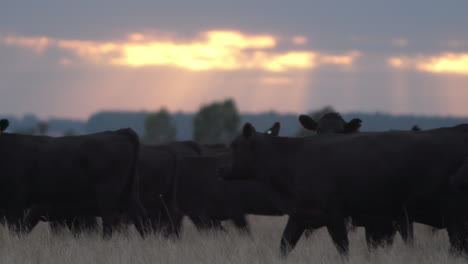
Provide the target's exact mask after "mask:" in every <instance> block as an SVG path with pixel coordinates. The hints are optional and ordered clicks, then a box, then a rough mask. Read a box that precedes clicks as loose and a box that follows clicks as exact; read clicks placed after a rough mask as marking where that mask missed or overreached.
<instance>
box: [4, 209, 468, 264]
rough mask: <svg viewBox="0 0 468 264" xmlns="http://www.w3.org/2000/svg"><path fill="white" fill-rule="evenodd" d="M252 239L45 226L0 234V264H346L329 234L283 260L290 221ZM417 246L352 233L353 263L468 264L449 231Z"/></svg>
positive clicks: (420, 234)
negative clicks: (378, 244)
mask: <svg viewBox="0 0 468 264" xmlns="http://www.w3.org/2000/svg"><path fill="white" fill-rule="evenodd" d="M249 221H250V223H251V226H252V233H253V236H252V237H251V238H249V237H245V236H242V235H239V234H238V233H237V232H236V231H235V230H234V229H233V228H231V227H229V232H228V233H199V232H197V231H196V230H195V228H194V227H193V226H192V225H191V224H190V223H188V222H185V225H184V227H185V228H184V231H183V234H182V239H181V240H178V241H171V240H165V239H163V238H159V237H149V238H146V239H141V238H140V237H139V236H138V234H137V232H136V231H135V230H133V229H132V230H131V231H130V233H129V234H127V235H124V234H118V235H116V236H114V237H113V238H112V239H111V240H109V241H104V240H102V239H101V237H100V235H99V234H89V235H83V236H81V237H78V238H75V237H73V236H72V235H71V234H70V233H68V232H63V233H62V234H58V235H55V234H52V233H50V231H49V228H48V226H47V225H46V224H40V225H39V226H38V227H37V228H36V229H35V230H34V231H33V232H32V233H31V234H30V235H28V236H26V237H23V238H19V237H16V236H14V235H12V234H10V232H9V231H8V230H7V229H6V228H4V227H2V228H1V229H0V245H1V246H0V263H87V264H88V263H109V264H110V263H342V262H343V260H342V259H341V257H340V256H339V255H338V253H337V251H336V250H335V248H334V246H333V244H332V242H331V240H330V238H329V237H328V234H327V232H326V230H325V229H320V230H319V231H317V232H316V233H314V234H313V235H312V236H311V237H310V238H309V239H304V238H302V239H301V240H300V241H299V243H298V246H297V247H296V249H295V250H294V251H293V252H292V253H291V255H290V256H289V257H288V259H287V260H286V261H284V260H282V259H281V258H279V256H278V245H279V240H280V236H281V233H282V231H283V228H284V226H285V223H286V218H285V217H258V216H254V217H250V218H249ZM415 237H416V241H415V244H414V246H413V247H410V246H406V245H405V244H404V243H403V242H402V241H401V239H400V237H397V239H396V243H395V245H394V246H393V247H392V248H387V249H381V250H378V251H376V252H374V253H369V252H368V251H367V247H366V244H365V239H364V232H363V230H362V228H358V229H357V231H356V232H351V233H350V235H349V238H350V245H351V246H350V258H349V261H348V263H418V264H421V263H466V259H462V258H454V257H452V256H450V254H449V253H448V248H449V243H448V237H447V234H446V232H445V231H439V232H437V233H436V234H432V233H431V232H429V229H428V228H427V227H424V226H421V225H418V226H416V233H415Z"/></svg>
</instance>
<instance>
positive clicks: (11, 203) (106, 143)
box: [0, 113, 468, 256]
mask: <svg viewBox="0 0 468 264" xmlns="http://www.w3.org/2000/svg"><path fill="white" fill-rule="evenodd" d="M299 122H300V123H301V124H302V126H303V127H304V128H305V129H308V130H313V131H315V132H316V135H313V136H308V137H301V138H294V137H280V136H279V133H280V124H279V123H275V124H273V126H272V127H271V128H270V129H268V130H267V131H265V132H257V131H256V129H255V127H254V126H253V125H251V124H250V123H247V124H245V125H244V126H243V128H242V131H241V132H240V135H239V136H238V137H237V138H235V139H233V141H232V143H231V144H230V146H229V147H227V146H225V145H223V144H216V145H202V144H198V143H197V142H193V141H178V142H172V143H167V144H161V145H145V144H141V143H140V142H139V138H138V136H137V135H136V133H135V132H134V131H133V130H131V129H120V130H117V131H108V132H101V133H95V134H89V135H82V136H67V137H47V136H30V135H19V134H13V133H4V131H5V130H6V129H7V127H8V124H9V122H8V120H5V119H3V120H1V121H0V157H1V159H0V214H1V217H2V219H3V223H5V224H8V226H9V227H10V228H11V229H12V230H13V231H15V232H18V233H28V232H30V231H31V230H32V229H33V228H34V227H35V226H36V225H37V224H38V222H39V221H47V222H48V223H49V225H50V227H51V229H52V230H53V231H57V230H60V229H69V230H70V231H71V232H72V233H74V234H79V233H81V232H97V230H99V228H98V227H99V224H98V221H97V218H101V220H102V233H103V237H105V238H108V237H110V236H112V233H113V232H115V231H116V230H121V229H124V228H127V227H128V226H129V225H131V224H133V225H134V226H135V227H136V229H137V231H138V232H139V233H140V234H141V235H142V236H143V237H144V236H148V235H150V234H151V235H152V234H154V235H162V236H165V237H174V238H178V237H179V236H180V234H179V233H180V230H181V225H182V219H183V217H184V216H186V217H188V218H189V219H190V220H191V221H192V222H193V223H194V225H195V226H196V227H197V229H199V230H212V229H215V230H220V231H223V230H224V229H225V227H224V223H223V222H224V221H232V222H233V224H234V226H235V227H236V228H237V229H238V230H239V232H241V233H243V234H246V235H250V228H249V224H248V222H247V220H246V215H247V214H256V215H269V216H281V215H288V222H287V225H286V228H285V230H284V232H283V235H282V238H281V241H280V252H281V254H282V255H283V256H286V255H287V254H288V253H289V252H290V251H291V250H292V249H293V248H294V246H295V245H296V243H297V242H298V241H299V239H300V237H301V236H302V235H303V234H304V233H305V234H306V235H309V236H310V235H312V234H313V231H314V230H315V229H318V228H321V227H326V228H327V231H328V233H329V235H330V237H331V239H332V241H333V243H334V244H335V246H336V248H337V250H338V252H340V253H341V254H342V255H347V254H348V247H349V242H348V235H347V233H348V231H349V228H350V227H353V226H360V227H364V229H365V236H366V242H367V244H368V247H369V249H372V248H375V247H379V246H389V245H391V244H392V243H393V240H394V237H395V235H396V233H400V235H401V237H402V238H403V240H404V241H405V242H407V243H408V244H411V243H412V241H413V239H414V238H413V228H412V227H413V223H422V224H426V225H429V226H432V227H434V228H436V229H446V230H447V232H448V236H449V240H450V245H451V248H450V249H451V252H452V253H454V254H460V253H468V214H467V213H466V208H467V205H468V160H467V157H468V124H461V125H458V126H455V127H446V128H438V129H432V130H424V131H421V130H420V129H419V128H418V127H414V128H413V129H412V130H408V131H399V130H392V131H387V132H359V128H360V126H361V120H360V119H353V120H351V121H349V122H346V121H345V120H343V118H342V117H341V116H340V115H339V114H337V113H329V114H325V115H324V116H322V117H321V119H320V120H319V121H318V122H316V121H314V120H313V119H312V118H311V117H309V116H306V115H301V116H300V117H299ZM415 239H417V238H415Z"/></svg>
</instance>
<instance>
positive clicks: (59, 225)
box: [48, 220, 67, 235]
mask: <svg viewBox="0 0 468 264" xmlns="http://www.w3.org/2000/svg"><path fill="white" fill-rule="evenodd" d="M48 224H49V228H50V232H52V233H53V234H54V235H57V234H60V233H61V232H63V231H64V230H65V228H67V223H66V221H65V220H53V221H49V222H48Z"/></svg>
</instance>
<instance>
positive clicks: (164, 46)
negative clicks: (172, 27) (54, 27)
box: [2, 30, 359, 72]
mask: <svg viewBox="0 0 468 264" xmlns="http://www.w3.org/2000/svg"><path fill="white" fill-rule="evenodd" d="M2 41H3V43H4V44H5V45H11V46H19V47H25V48H30V49H32V50H34V51H36V52H38V53H42V52H43V51H44V50H45V49H46V48H56V49H60V50H66V51H69V52H71V53H72V54H73V55H74V56H76V59H79V60H82V61H86V62H92V63H99V64H106V65H116V66H124V67H145V66H174V67H179V68H183V69H187V70H191V71H206V70H225V71H233V70H263V71H268V72H285V71H290V70H298V69H299V70H301V69H302V70H304V69H305V70H306V69H313V68H315V67H318V66H321V65H322V64H332V65H351V64H353V62H354V60H355V59H356V58H357V57H358V56H359V53H357V52H349V53H346V54H341V55H337V54H324V53H321V52H318V51H311V50H285V51H281V52H280V51H277V50H275V48H276V47H277V42H278V40H277V39H276V38H275V37H274V36H272V35H268V34H260V35H251V34H244V33H242V32H239V31H222V30H215V31H205V32H201V33H200V34H198V36H197V37H196V38H193V39H189V40H181V39H177V38H175V37H174V36H164V38H162V37H160V36H157V35H154V34H143V33H131V34H128V35H127V37H126V38H125V39H123V40H117V41H89V40H68V39H54V38H49V37H45V36H41V37H23V36H19V37H18V36H7V37H4V38H2ZM306 42H307V39H306V38H305V37H301V36H298V37H295V38H293V43H295V44H297V45H299V44H305V43H306ZM67 60H68V61H67V63H66V64H67V65H68V64H70V63H71V62H72V59H70V58H67Z"/></svg>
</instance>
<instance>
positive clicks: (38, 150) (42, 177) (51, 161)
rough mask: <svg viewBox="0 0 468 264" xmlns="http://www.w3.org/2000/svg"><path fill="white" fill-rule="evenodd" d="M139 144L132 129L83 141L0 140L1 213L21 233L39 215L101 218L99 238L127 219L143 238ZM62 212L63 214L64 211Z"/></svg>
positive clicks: (20, 137) (18, 137) (77, 138)
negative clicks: (139, 186)
mask: <svg viewBox="0 0 468 264" xmlns="http://www.w3.org/2000/svg"><path fill="white" fill-rule="evenodd" d="M138 151H139V140H138V136H137V135H136V133H135V132H134V131H133V130H131V129H121V130H118V131H115V132H102V133H96V134H91V135H85V136H73V137H59V138H53V137H47V136H27V135H18V134H9V133H3V134H2V135H1V136H0V156H1V157H2V158H1V159H0V170H1V171H2V173H1V174H0V182H1V183H2V184H1V185H0V208H2V209H4V210H5V213H6V220H7V221H8V222H9V223H10V224H13V225H18V224H19V223H18V220H19V219H22V218H23V216H24V211H25V210H26V209H28V208H30V207H31V210H30V213H29V214H28V215H27V217H26V218H25V219H24V223H23V224H24V228H25V231H29V230H31V229H32V228H33V227H34V226H35V225H36V224H37V222H38V221H39V220H40V219H41V217H42V216H43V215H54V216H56V215H59V216H60V217H63V218H69V217H81V216H85V217H90V216H100V217H101V218H102V220H103V234H104V236H105V237H108V236H110V235H111V234H112V231H113V229H114V228H115V224H116V223H117V222H118V221H117V220H118V219H119V218H120V216H121V215H122V214H128V216H129V217H130V218H131V219H132V221H133V222H134V223H135V226H136V227H137V230H138V231H139V232H140V233H141V234H142V235H143V233H144V229H145V227H144V226H143V223H142V219H143V218H145V217H146V212H145V210H144V209H143V207H142V206H141V203H140V200H139V197H138V195H139V194H138V178H137V177H135V170H136V160H137V158H138ZM65 208H66V210H65Z"/></svg>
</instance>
